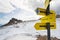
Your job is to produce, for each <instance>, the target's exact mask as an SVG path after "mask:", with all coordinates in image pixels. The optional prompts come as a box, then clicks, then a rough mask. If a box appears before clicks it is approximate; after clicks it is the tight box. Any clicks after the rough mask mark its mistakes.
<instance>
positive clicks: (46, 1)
mask: <svg viewBox="0 0 60 40" xmlns="http://www.w3.org/2000/svg"><path fill="white" fill-rule="evenodd" d="M50 1H51V0H45V3H44V4H45V8H47V6H48V5H49V3H50Z"/></svg>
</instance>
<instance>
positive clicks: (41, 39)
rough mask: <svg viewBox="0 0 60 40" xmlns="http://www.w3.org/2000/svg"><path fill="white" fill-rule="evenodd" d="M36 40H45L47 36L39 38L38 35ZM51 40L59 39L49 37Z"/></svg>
mask: <svg viewBox="0 0 60 40" xmlns="http://www.w3.org/2000/svg"><path fill="white" fill-rule="evenodd" d="M37 40H47V36H41V35H39V36H38V37H37ZM51 40H60V39H58V38H56V37H51Z"/></svg>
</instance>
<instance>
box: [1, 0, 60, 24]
mask: <svg viewBox="0 0 60 40" xmlns="http://www.w3.org/2000/svg"><path fill="white" fill-rule="evenodd" d="M44 2H45V0H0V24H4V23H7V22H8V21H9V20H10V19H11V18H12V17H15V18H20V19H22V20H23V19H24V20H25V19H30V18H31V19H33V18H35V19H38V18H39V17H38V16H37V15H36V13H35V12H34V10H35V9H36V8H37V7H40V8H44ZM50 5H51V6H50V9H53V10H55V12H56V13H57V14H59V13H60V8H59V7H60V0H52V1H51V3H50ZM28 13H29V14H28ZM17 15H18V16H17ZM24 16H25V17H24Z"/></svg>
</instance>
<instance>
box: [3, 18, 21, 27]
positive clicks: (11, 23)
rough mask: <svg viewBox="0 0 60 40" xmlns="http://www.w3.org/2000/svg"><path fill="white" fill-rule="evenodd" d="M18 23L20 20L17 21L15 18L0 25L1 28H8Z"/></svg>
mask: <svg viewBox="0 0 60 40" xmlns="http://www.w3.org/2000/svg"><path fill="white" fill-rule="evenodd" d="M20 22H22V20H17V19H15V18H12V19H11V20H10V21H9V22H8V23H7V24H5V25H2V27H3V26H9V25H13V24H17V23H20Z"/></svg>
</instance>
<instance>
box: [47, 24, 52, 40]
mask: <svg viewBox="0 0 60 40" xmlns="http://www.w3.org/2000/svg"><path fill="white" fill-rule="evenodd" d="M46 28H47V38H48V40H51V39H50V23H46Z"/></svg>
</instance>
